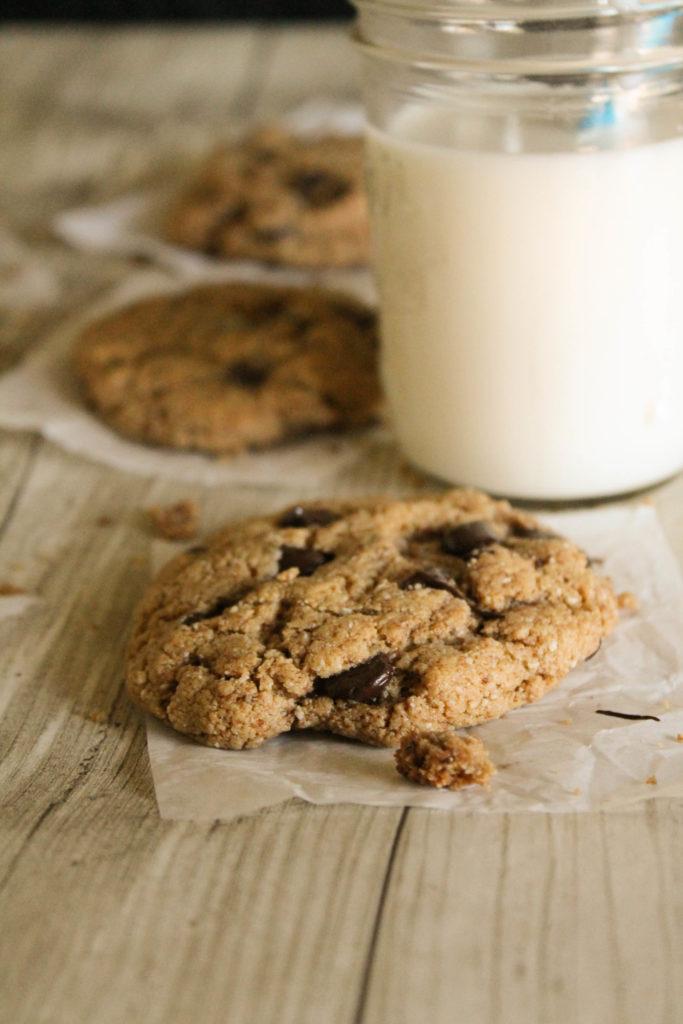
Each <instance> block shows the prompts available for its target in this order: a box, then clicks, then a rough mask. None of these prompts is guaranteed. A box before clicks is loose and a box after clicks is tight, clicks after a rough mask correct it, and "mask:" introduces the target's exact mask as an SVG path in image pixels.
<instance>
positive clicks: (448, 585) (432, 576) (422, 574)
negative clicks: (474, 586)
mask: <svg viewBox="0 0 683 1024" xmlns="http://www.w3.org/2000/svg"><path fill="white" fill-rule="evenodd" d="M410 587H429V588H430V589H432V590H447V591H448V593H449V594H453V597H464V596H465V595H464V593H463V591H462V590H461V589H460V587H459V586H458V584H457V583H456V582H455V580H454V579H452V577H450V576H449V575H448V574H447V573H445V572H444V571H443V569H439V568H438V567H436V566H435V567H433V568H429V569H418V570H417V572H414V573H413V574H412V575H411V576H409V577H408V579H406V580H404V581H403V583H402V584H401V590H408V589H409V588H410Z"/></svg>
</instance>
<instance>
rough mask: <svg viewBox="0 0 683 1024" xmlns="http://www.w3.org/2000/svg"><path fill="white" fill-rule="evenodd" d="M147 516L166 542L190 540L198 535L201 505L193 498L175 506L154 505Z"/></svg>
mask: <svg viewBox="0 0 683 1024" xmlns="http://www.w3.org/2000/svg"><path fill="white" fill-rule="evenodd" d="M147 514H148V515H149V517H150V519H151V521H152V525H153V527H154V529H155V530H156V531H157V533H159V534H160V535H161V536H162V537H165V538H166V540H189V539H190V537H194V536H195V534H196V533H197V526H198V522H199V505H198V504H197V502H196V501H194V500H193V499H192V498H185V499H184V500H183V501H178V502H176V503H175V504H174V505H153V506H152V507H151V508H148V509H147Z"/></svg>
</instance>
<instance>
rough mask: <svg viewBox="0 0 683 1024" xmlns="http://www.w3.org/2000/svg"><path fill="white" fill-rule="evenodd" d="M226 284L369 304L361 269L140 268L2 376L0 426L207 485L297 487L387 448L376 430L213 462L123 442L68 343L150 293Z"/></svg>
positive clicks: (134, 468)
mask: <svg viewBox="0 0 683 1024" xmlns="http://www.w3.org/2000/svg"><path fill="white" fill-rule="evenodd" d="M228 280H229V281H268V282H270V283H273V284H285V285H295V286H296V285H301V284H305V283H306V282H307V281H315V282H317V283H319V284H321V285H323V286H324V287H327V288H330V289H336V290H339V291H344V292H347V293H349V294H353V295H355V296H356V297H358V298H362V299H364V300H366V301H368V302H370V303H373V302H374V289H373V283H372V280H371V278H370V275H369V274H368V273H367V272H365V271H324V272H311V273H302V272H297V271H289V270H274V269H267V268H263V267H255V266H254V265H251V264H242V263H240V264H233V265H230V266H223V267H215V266H213V267H211V268H208V267H207V268H204V270H203V271H202V273H201V274H199V273H197V274H196V275H194V276H193V277H192V279H191V280H190V279H183V280H180V279H179V278H178V277H177V276H171V275H169V274H168V273H164V272H163V271H161V270H144V271H138V272H137V273H133V274H131V276H130V277H129V278H128V279H127V280H126V281H125V282H124V283H123V285H121V286H120V287H119V288H117V289H116V290H115V291H114V292H113V293H112V294H111V295H110V296H108V297H107V298H106V299H105V300H104V301H102V302H98V303H97V304H95V305H94V306H92V307H91V308H90V309H88V310H86V311H85V312H84V313H83V314H81V315H79V316H76V317H74V318H73V319H71V320H69V321H67V322H66V323H64V324H63V325H62V326H61V327H60V328H59V329H58V330H57V331H55V332H54V333H53V334H51V335H50V336H49V337H48V338H46V339H45V341H44V342H43V343H42V344H40V345H39V346H36V348H35V349H34V350H33V351H32V352H31V353H30V354H29V356H28V357H27V358H26V359H25V360H24V361H23V362H22V363H20V364H19V366H17V367H16V368H14V369H12V370H11V371H9V372H8V373H6V374H4V375H3V376H1V377H0V426H2V427H6V428H8V429H10V430H36V431H39V432H40V433H42V434H43V436H44V437H47V438H49V439H50V440H52V441H54V442H56V443H57V444H59V445H61V446H62V447H63V448H65V449H67V450H68V451H71V452H75V453H77V454H79V455H84V456H86V457H87V458H90V459H94V460H96V461H99V462H103V463H105V464H106V465H109V466H114V467H116V468H117V469H122V470H127V471H129V472H133V473H142V474H147V475H152V476H160V477H172V478H174V479H176V480H184V481H187V482H190V483H191V482H200V483H204V484H210V485H211V484H226V483H233V484H236V483H250V484H275V483H287V484H291V485H293V486H297V485H303V484H305V483H308V482H310V481H311V480H321V481H324V480H325V479H329V478H330V477H333V476H336V475H337V474H339V473H340V472H341V471H342V470H343V469H344V468H345V467H348V466H353V465H355V464H356V463H357V462H358V460H362V459H364V458H367V457H368V455H369V453H370V452H371V451H372V450H374V449H375V448H376V446H377V445H382V444H386V442H387V438H388V433H387V431H386V430H385V429H383V428H381V427H378V428H374V429H369V430H359V431H354V432H353V433H350V434H344V433H335V434H326V435H320V437H318V438H315V439H312V440H306V441H300V442H295V443H290V444H286V445H282V446H281V447H279V448H276V449H272V450H267V451H263V452H254V453H249V454H245V455H238V456H226V457H225V458H212V457H211V456H209V455H203V454H201V453H193V452H190V453H178V452H173V451H171V450H166V449H163V448H154V447H151V446H147V445H143V444H138V443H136V442H132V441H128V440H126V439H125V438H122V437H120V436H119V435H118V434H116V433H115V432H114V431H113V430H111V429H110V428H109V427H108V426H107V425H106V424H104V423H102V422H100V421H99V420H98V419H97V418H96V417H95V416H94V415H93V414H92V413H91V412H90V411H89V410H88V409H87V408H86V406H85V404H84V402H83V399H82V397H81V396H80V394H79V391H78V386H77V382H76V379H75V375H74V373H73V371H72V369H71V365H70V361H69V352H70V349H71V346H72V345H73V343H74V340H75V338H76V337H77V335H78V333H79V332H80V331H81V330H82V329H83V327H84V326H85V325H86V323H88V322H89V321H91V320H93V319H97V318H98V317H100V316H103V315H105V314H106V313H108V312H111V311H113V310H115V309H118V308H120V307H121V306H125V305H127V304H128V303H130V302H134V301H135V300H136V299H140V298H142V297H144V296H147V295H155V294H159V293H167V292H171V291H181V290H183V289H184V288H186V287H191V286H192V285H195V284H198V283H200V282H206V283H210V282H218V281H228Z"/></svg>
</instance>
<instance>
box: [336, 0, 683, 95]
mask: <svg viewBox="0 0 683 1024" xmlns="http://www.w3.org/2000/svg"><path fill="white" fill-rule="evenodd" d="M352 2H353V3H354V4H355V6H356V8H357V12H358V13H357V18H356V23H355V27H354V30H353V38H354V40H355V42H356V43H357V44H358V45H359V47H360V48H361V49H363V50H365V51H366V52H369V53H372V54H373V55H374V56H376V57H380V58H382V59H384V60H385V61H390V62H391V61H395V62H398V63H408V64H412V65H414V66H421V67H424V68H434V69H450V70H452V71H458V70H466V71H472V70H474V69H477V70H479V71H480V72H484V73H490V74H514V75H517V74H529V73H536V74H541V73H543V74H548V75H562V76H566V75H572V74H582V73H583V74H586V73H588V74H594V73H600V74H612V73H620V74H621V73H630V72H635V71H648V70H650V69H652V70H654V69H658V68H676V67H678V66H680V65H681V64H683V2H678V0H677V2H671V0H607V2H605V3H600V0H595V2H593V3H590V2H589V3H586V0H567V2H566V3H565V4H562V0H538V2H537V3H535V4H534V5H533V7H532V6H530V5H529V0H452V2H451V0H436V2H435V0H426V2H424V0H352Z"/></svg>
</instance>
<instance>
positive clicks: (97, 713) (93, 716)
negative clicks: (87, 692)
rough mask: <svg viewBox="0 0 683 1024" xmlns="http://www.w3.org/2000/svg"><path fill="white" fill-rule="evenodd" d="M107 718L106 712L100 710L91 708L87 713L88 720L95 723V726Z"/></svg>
mask: <svg viewBox="0 0 683 1024" xmlns="http://www.w3.org/2000/svg"><path fill="white" fill-rule="evenodd" d="M108 717H109V716H108V715H107V712H106V711H103V710H102V708H93V709H92V711H89V712H88V718H89V719H90V721H91V722H95V723H96V724H97V725H101V724H102V722H106V721H107V718H108Z"/></svg>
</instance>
